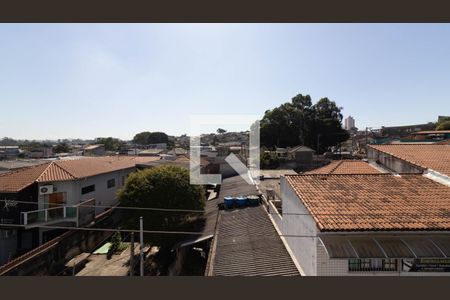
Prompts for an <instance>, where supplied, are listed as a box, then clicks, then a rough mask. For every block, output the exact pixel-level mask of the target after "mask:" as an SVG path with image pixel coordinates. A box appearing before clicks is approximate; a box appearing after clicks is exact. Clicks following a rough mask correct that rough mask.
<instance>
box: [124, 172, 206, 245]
mask: <svg viewBox="0 0 450 300" xmlns="http://www.w3.org/2000/svg"><path fill="white" fill-rule="evenodd" d="M118 197H119V201H120V205H122V206H127V207H141V208H162V209H183V210H203V208H204V206H205V193H204V190H203V187H202V186H200V185H191V184H190V182H189V170H188V169H186V168H182V167H178V166H161V167H156V168H151V169H145V170H143V171H139V172H135V173H132V174H130V176H129V177H128V179H127V180H126V183H125V186H124V187H123V188H122V189H121V190H120V191H119V194H118ZM121 211H123V214H122V220H123V223H122V226H123V227H126V228H130V229H137V228H138V227H137V226H138V222H139V217H140V216H143V218H144V229H146V230H164V231H180V230H192V228H190V226H191V225H192V223H190V220H192V219H193V218H194V217H195V216H200V217H202V216H203V215H202V214H200V215H199V214H198V213H196V214H195V213H194V215H192V214H188V213H185V212H171V211H152V210H133V209H130V210H128V209H124V210H121ZM179 238H180V236H176V235H171V234H166V235H164V234H162V235H156V234H155V235H149V236H147V237H146V239H147V240H148V241H150V242H151V243H153V244H157V245H160V246H172V244H173V243H174V242H176V240H177V239H179Z"/></svg>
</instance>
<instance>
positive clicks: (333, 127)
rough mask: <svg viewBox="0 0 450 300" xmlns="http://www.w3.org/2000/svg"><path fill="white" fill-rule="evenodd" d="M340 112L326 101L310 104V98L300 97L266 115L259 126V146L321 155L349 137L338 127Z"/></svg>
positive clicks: (339, 125) (339, 109) (340, 108)
mask: <svg viewBox="0 0 450 300" xmlns="http://www.w3.org/2000/svg"><path fill="white" fill-rule="evenodd" d="M341 110H342V107H338V106H337V105H336V103H335V102H334V101H330V100H329V99H328V98H322V99H320V100H319V101H318V102H317V103H316V104H314V105H313V104H312V101H311V97H310V96H309V95H305V96H304V95H302V94H299V95H297V96H295V97H294V98H292V101H291V102H287V103H284V104H282V105H280V106H279V107H276V108H274V109H272V110H268V111H266V112H265V114H264V117H263V119H262V120H261V123H260V125H261V144H262V145H263V146H266V147H268V148H275V147H292V146H297V145H305V146H308V147H310V148H313V149H316V151H317V152H318V153H323V152H324V151H326V150H328V149H329V148H330V147H331V146H335V145H337V144H339V143H341V142H343V141H346V140H347V139H348V138H349V134H348V132H347V131H346V130H344V129H343V128H342V126H341V122H342V114H341ZM318 140H319V149H317V144H318V143H317V141H318Z"/></svg>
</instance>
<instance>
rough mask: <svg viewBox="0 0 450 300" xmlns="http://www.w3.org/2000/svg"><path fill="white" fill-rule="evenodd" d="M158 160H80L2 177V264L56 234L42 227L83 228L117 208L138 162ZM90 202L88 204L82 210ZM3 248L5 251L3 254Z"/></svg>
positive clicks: (35, 167) (10, 173)
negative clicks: (118, 195)
mask: <svg viewBox="0 0 450 300" xmlns="http://www.w3.org/2000/svg"><path fill="white" fill-rule="evenodd" d="M158 159H159V157H129V156H114V157H112V156H105V157H81V158H73V159H62V160H54V161H51V162H47V163H43V164H39V165H36V166H31V167H26V168H21V169H17V170H14V171H11V172H8V173H5V174H0V200H1V201H3V203H0V204H1V205H0V236H1V237H2V241H1V245H0V254H2V257H0V264H1V263H2V262H5V260H8V259H9V258H10V257H11V256H14V255H15V254H16V253H17V252H21V251H22V250H24V251H25V250H27V249H28V250H29V249H31V248H33V247H36V246H37V245H39V244H41V243H43V242H45V241H46V240H47V239H49V238H51V237H53V236H54V234H55V232H54V230H52V229H46V228H39V226H40V225H51V224H62V223H65V224H67V223H69V225H71V226H82V225H84V224H83V223H84V222H86V221H89V220H91V219H92V217H93V216H95V215H98V214H100V213H102V212H104V211H105V210H107V209H109V208H110V207H113V206H115V205H117V201H118V200H117V196H116V195H117V191H118V189H119V188H121V187H122V186H123V185H124V183H125V179H126V177H127V176H128V175H129V174H130V173H131V172H133V171H134V170H136V164H139V163H147V162H150V161H153V160H158ZM87 200H90V201H89V202H88V203H87V204H88V205H89V206H85V207H79V206H78V205H79V204H80V203H84V202H85V201H87ZM6 201H7V202H6ZM5 203H8V206H7V205H5ZM10 224H13V225H23V228H21V229H17V227H13V228H11V226H8V225H10ZM4 231H8V234H5V232H4ZM3 248H5V249H6V250H5V249H4V251H2V249H3Z"/></svg>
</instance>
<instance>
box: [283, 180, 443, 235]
mask: <svg viewBox="0 0 450 300" xmlns="http://www.w3.org/2000/svg"><path fill="white" fill-rule="evenodd" d="M285 178H286V180H287V182H288V183H289V185H290V186H291V187H292V188H293V190H294V191H295V193H296V194H297V196H298V197H299V198H300V201H302V202H303V204H304V205H305V207H306V209H307V210H308V211H309V213H310V214H311V215H312V217H313V218H314V220H315V221H316V223H317V227H318V229H319V230H320V231H424V230H450V187H448V186H445V185H442V184H440V183H437V182H435V181H433V180H430V179H428V178H426V177H424V176H422V175H416V174H401V175H392V174H359V175H357V174H353V175H343V174H339V175H338V174H327V175H321V174H310V175H286V176H285ZM286 213H289V212H286Z"/></svg>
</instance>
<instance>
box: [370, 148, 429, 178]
mask: <svg viewBox="0 0 450 300" xmlns="http://www.w3.org/2000/svg"><path fill="white" fill-rule="evenodd" d="M367 157H368V159H370V160H378V161H379V162H380V163H381V164H383V165H384V166H386V167H387V168H389V169H391V170H393V171H395V172H397V173H422V172H423V169H422V168H420V167H418V166H415V165H413V164H410V163H408V162H406V161H404V160H401V159H399V158H396V157H394V156H392V155H390V154H387V153H384V152H381V151H378V150H376V149H374V148H371V147H368V150H367Z"/></svg>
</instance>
